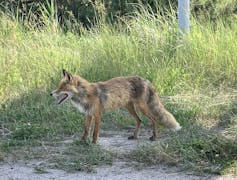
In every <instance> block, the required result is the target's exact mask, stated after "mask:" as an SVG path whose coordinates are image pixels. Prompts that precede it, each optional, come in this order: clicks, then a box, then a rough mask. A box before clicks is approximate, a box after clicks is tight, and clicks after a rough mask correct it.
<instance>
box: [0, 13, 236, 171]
mask: <svg viewBox="0 0 237 180" xmlns="http://www.w3.org/2000/svg"><path fill="white" fill-rule="evenodd" d="M173 17H175V16H171V15H170V16H167V17H159V16H158V17H157V16H155V15H151V14H148V13H146V12H145V11H144V12H143V14H140V15H139V14H138V15H137V16H136V17H133V18H128V19H125V20H122V22H121V24H117V25H116V27H114V26H111V25H108V24H99V25H98V27H95V28H93V29H90V30H85V29H83V28H82V29H81V32H80V35H79V33H76V32H73V31H72V32H67V33H64V32H62V31H61V30H60V28H59V27H58V26H57V22H54V21H53V22H52V21H47V22H45V24H46V25H45V27H43V28H41V29H36V28H35V26H34V24H27V23H26V22H24V24H25V25H22V22H19V21H16V20H14V19H12V18H9V17H8V16H7V15H1V18H0V69H1V73H0V82H1V84H0V100H1V103H0V122H1V129H0V130H1V140H0V141H1V149H2V150H1V151H2V153H3V154H4V153H9V152H12V151H13V150H15V149H19V147H23V148H24V147H28V146H30V147H31V146H41V145H42V141H49V140H50V141H54V140H55V141H56V140H57V139H58V138H62V139H63V138H64V137H70V136H73V135H75V134H77V133H80V135H81V133H82V129H83V125H84V117H83V116H82V115H80V114H79V113H78V112H77V111H76V109H75V108H71V106H70V105H69V104H65V105H63V106H56V105H55V104H54V100H53V99H52V98H50V97H49V95H48V94H49V92H50V91H51V90H52V89H54V88H55V87H56V86H57V83H58V81H59V79H60V78H61V70H62V68H65V69H67V70H69V71H71V72H77V73H79V74H80V75H82V76H83V77H85V78H87V79H88V80H90V81H102V80H107V79H109V78H112V77H115V76H126V75H140V76H142V77H144V78H146V79H149V80H150V81H151V82H152V83H153V84H154V85H155V87H156V89H157V91H158V92H159V94H160V95H161V96H162V99H163V102H164V104H165V106H166V107H167V108H168V109H169V110H170V111H171V112H172V113H173V114H174V115H175V116H176V118H177V120H178V121H179V122H180V123H181V124H182V126H183V130H182V131H181V132H179V133H177V134H173V135H172V134H171V135H170V137H171V138H170V140H169V141H167V142H165V143H164V144H163V145H161V147H148V148H141V149H139V150H138V151H136V152H132V156H131V157H132V158H133V160H136V161H138V162H141V161H142V162H143V161H145V162H147V164H148V165H151V164H152V165H154V164H157V163H159V162H160V161H165V162H169V161H170V159H169V157H171V159H173V160H175V162H176V161H177V162H178V163H180V164H182V163H183V164H185V165H184V166H183V167H186V165H187V164H188V167H195V166H196V167H197V165H198V167H200V169H202V170H203V169H205V168H206V167H208V166H209V165H213V166H218V167H220V168H218V169H217V172H221V171H222V170H223V168H225V167H227V166H229V165H230V166H231V167H233V164H234V163H236V158H237V157H236V156H237V155H236V152H237V148H236V146H235V144H234V142H235V141H236V140H235V138H236V123H237V122H236V115H235V114H236V103H235V101H236V95H237V93H236V91H235V90H234V89H236V84H237V79H236V77H237V71H236V69H237V60H236V57H237V52H236V49H237V44H236V39H237V28H236V25H225V22H223V21H221V20H220V21H219V22H218V23H217V24H215V25H213V24H211V23H210V22H202V23H200V22H197V21H195V19H193V21H192V33H191V34H190V35H188V36H186V37H185V38H183V39H180V38H178V36H177V34H178V31H177V24H176V19H174V18H173ZM124 114H125V116H124ZM111 119H112V120H111ZM127 119H131V118H130V117H129V116H127V115H126V113H124V112H123V111H117V112H115V113H107V114H105V115H104V118H103V122H102V128H103V129H106V128H111V127H114V124H115V125H116V127H124V126H127V125H130V121H128V122H127V121H126V120H127ZM110 124H112V125H110ZM222 135H223V136H222ZM186 137H188V138H186ZM227 137H228V138H227ZM226 138H227V139H226ZM232 144H233V145H232ZM78 147H79V148H80V146H78ZM92 150H93V149H92ZM101 151H102V150H101ZM93 152H94V151H92V153H93ZM2 153H0V157H1V154H2ZM84 153H85V155H86V154H87V152H84ZM95 154H100V153H98V152H96V153H95ZM141 154H144V156H142V155H141ZM157 154H158V155H157ZM164 154H165V156H163V155H164ZM166 155H167V156H166ZM154 156H155V157H157V159H156V160H154V158H151V157H154ZM141 157H142V159H140V158H141ZM149 157H150V158H149ZM164 157H165V158H164ZM96 158H98V156H95V159H96ZM146 158H147V159H146ZM101 161H103V158H102V160H101ZM107 161H108V160H105V162H107ZM109 161H111V160H109ZM171 164H172V163H171ZM202 167H203V168H202ZM234 168H235V167H234ZM80 169H83V168H81V167H80Z"/></svg>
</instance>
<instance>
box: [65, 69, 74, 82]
mask: <svg viewBox="0 0 237 180" xmlns="http://www.w3.org/2000/svg"><path fill="white" fill-rule="evenodd" d="M63 76H64V77H65V78H66V80H67V82H68V83H70V82H71V81H72V75H71V74H70V73H69V72H67V71H66V70H65V69H63Z"/></svg>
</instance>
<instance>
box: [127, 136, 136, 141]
mask: <svg viewBox="0 0 237 180" xmlns="http://www.w3.org/2000/svg"><path fill="white" fill-rule="evenodd" d="M128 139H129V140H133V139H137V137H135V136H133V135H132V136H129V137H128Z"/></svg>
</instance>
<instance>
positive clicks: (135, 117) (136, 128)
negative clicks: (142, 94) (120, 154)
mask: <svg viewBox="0 0 237 180" xmlns="http://www.w3.org/2000/svg"><path fill="white" fill-rule="evenodd" d="M126 108H127V110H128V112H129V113H130V114H131V115H132V116H133V117H134V119H135V120H136V122H137V124H136V126H135V130H134V133H133V135H132V136H129V137H128V139H137V138H138V135H139V130H140V126H141V119H140V118H139V116H138V115H137V112H136V110H135V108H134V104H133V103H129V104H128V105H127V106H126Z"/></svg>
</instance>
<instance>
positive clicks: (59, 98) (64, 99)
mask: <svg viewBox="0 0 237 180" xmlns="http://www.w3.org/2000/svg"><path fill="white" fill-rule="evenodd" d="M67 98H68V94H62V95H60V96H58V97H57V103H58V104H61V103H62V102H64V101H66V100H67Z"/></svg>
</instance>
